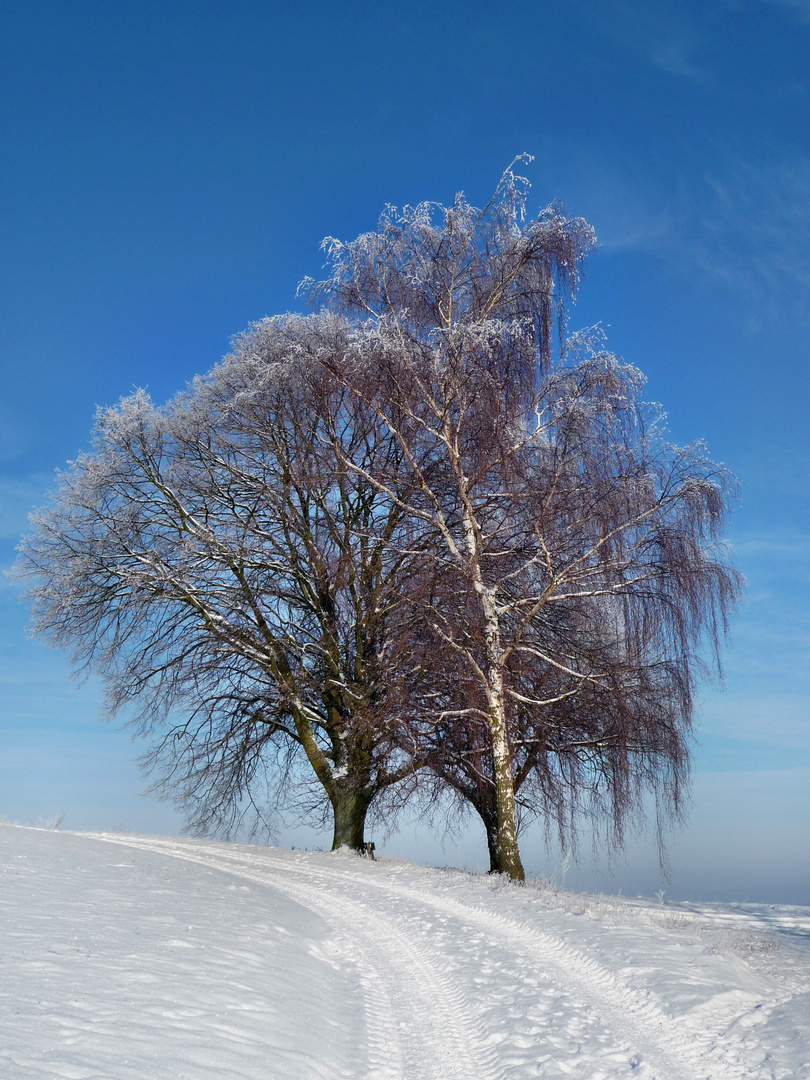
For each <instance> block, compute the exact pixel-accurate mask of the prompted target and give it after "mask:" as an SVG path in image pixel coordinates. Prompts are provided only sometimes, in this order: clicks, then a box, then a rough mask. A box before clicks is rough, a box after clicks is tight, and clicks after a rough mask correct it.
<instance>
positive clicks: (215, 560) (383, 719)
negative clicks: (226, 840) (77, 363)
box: [19, 316, 414, 849]
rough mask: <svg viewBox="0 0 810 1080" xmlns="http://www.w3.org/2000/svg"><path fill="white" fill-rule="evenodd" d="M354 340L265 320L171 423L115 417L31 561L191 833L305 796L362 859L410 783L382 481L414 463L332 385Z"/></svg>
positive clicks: (395, 563) (141, 412) (145, 410)
mask: <svg viewBox="0 0 810 1080" xmlns="http://www.w3.org/2000/svg"><path fill="white" fill-rule="evenodd" d="M350 336H351V334H350V330H349V328H348V327H347V325H346V323H345V320H342V319H340V318H335V317H333V316H320V317H316V316H313V317H310V318H302V317H295V316H288V317H285V318H278V319H269V320H265V321H264V322H262V323H259V324H257V325H256V326H254V327H252V328H251V329H250V330H249V331H248V332H247V333H245V334H244V335H242V336H241V337H239V338H238V339H236V341H235V343H234V348H233V351H232V353H231V354H230V355H229V356H228V357H226V359H225V360H224V361H223V362H222V363H221V364H219V365H218V366H217V367H216V368H215V369H214V370H213V371H212V372H211V373H210V374H209V375H208V376H206V377H203V378H198V379H196V380H195V381H194V383H193V384H192V385H191V386H190V387H189V389H188V390H187V391H186V392H184V393H182V394H180V395H178V396H177V397H176V398H175V399H174V400H173V401H171V402H169V404H168V405H166V406H164V407H156V406H155V405H154V404H153V403H152V402H151V401H150V400H149V398H148V397H147V395H146V394H145V393H143V392H138V393H135V394H133V395H132V396H130V397H128V398H125V399H124V400H123V401H121V402H120V404H119V405H117V406H116V407H114V408H109V409H105V410H102V411H100V413H99V415H98V417H97V422H96V428H95V433H94V437H93V445H92V449H91V450H90V451H89V452H88V453H86V454H83V455H82V456H81V457H79V458H78V459H77V460H76V461H75V462H73V463H72V464H71V465H70V467H69V468H68V469H67V470H66V471H65V472H64V473H62V474H61V476H60V478H59V482H58V486H57V489H56V491H55V493H54V495H53V496H52V498H51V502H50V505H48V506H47V507H46V508H44V509H43V510H41V511H39V512H38V513H37V514H36V515H34V517H33V531H32V533H31V535H30V536H29V537H28V538H27V539H26V540H25V541H24V543H23V546H22V554H21V558H20V563H19V571H20V573H21V574H22V575H25V576H28V577H30V578H31V579H32V581H31V598H32V603H33V610H34V628H35V630H36V631H37V632H38V633H39V634H41V635H43V636H45V637H46V638H48V639H50V640H51V641H52V642H53V643H55V644H56V645H57V646H60V647H62V648H64V649H67V650H68V651H69V652H70V653H71V654H72V657H73V661H74V663H75V665H76V667H77V668H78V669H85V670H90V671H94V672H97V673H98V674H99V675H100V676H101V678H102V679H103V680H104V683H105V686H106V690H107V701H108V707H109V710H110V712H111V713H113V714H115V713H119V712H120V711H121V710H123V711H124V714H125V715H126V716H128V717H129V722H130V723H132V724H134V725H136V726H137V727H138V728H139V729H140V730H141V731H142V732H143V733H151V734H152V735H153V736H154V737H155V742H154V745H153V750H152V752H151V753H150V755H149V763H150V765H151V767H152V769H153V770H154V771H155V773H156V776H157V781H156V787H157V789H158V790H159V791H161V792H163V793H164V794H165V795H167V796H168V797H171V798H173V799H175V800H176V801H177V802H178V803H179V805H180V806H181V808H182V809H183V810H184V812H185V813H186V814H187V816H188V819H189V822H190V825H191V827H192V828H193V829H194V830H195V831H197V832H207V831H211V830H219V831H220V832H224V833H226V834H227V833H228V832H229V831H231V830H232V829H233V828H234V827H235V825H236V824H237V823H238V822H239V821H240V820H242V819H243V816H244V813H245V810H246V809H250V808H251V807H253V808H256V809H262V807H263V806H264V802H263V800H266V798H267V791H268V785H269V791H270V793H271V794H272V793H273V792H274V791H277V790H278V789H279V788H282V789H284V787H285V783H286V784H287V791H288V792H289V787H290V784H289V783H288V782H289V781H290V780H291V779H293V780H297V781H300V780H301V779H302V777H303V778H304V779H306V778H307V777H309V778H310V780H312V779H315V781H316V782H315V792H316V795H315V798H314V804H315V807H316V808H318V807H322V806H323V805H324V804H325V802H326V801H327V800H328V805H330V806H331V809H332V811H333V816H334V846H335V847H338V846H341V845H346V846H349V847H351V848H355V849H361V848H362V846H363V827H364V822H365V819H366V813H367V811H368V808H369V806H370V804H371V803H372V801H373V800H375V799H377V800H378V802H379V800H380V797H381V796H383V795H384V794H385V792H386V791H387V790H388V789H390V788H391V787H392V786H393V785H396V784H397V782H398V781H400V780H401V779H402V778H403V777H405V776H407V775H408V774H409V772H410V771H411V770H412V768H413V763H412V761H411V760H410V758H409V757H408V756H407V755H404V754H403V753H402V752H401V750H399V749H398V740H397V738H396V732H395V731H394V730H393V724H392V710H391V708H390V706H389V702H390V701H391V700H393V699H394V698H397V697H398V695H399V685H400V677H399V672H400V670H401V669H402V668H403V666H404V665H403V663H402V662H401V656H400V650H401V642H403V641H407V637H408V627H407V623H408V620H409V619H410V618H412V617H413V605H410V606H409V605H406V603H405V600H404V597H405V596H406V595H407V591H408V589H409V587H410V579H411V568H410V567H411V564H412V562H413V557H414V556H413V554H410V553H409V552H410V549H409V548H408V549H407V550H405V551H399V550H398V549H397V545H396V541H397V539H398V538H400V539H401V537H402V536H403V535H404V534H403V527H404V526H407V521H406V519H405V516H404V514H403V510H402V504H403V503H404V502H407V493H406V492H405V490H404V489H403V490H402V491H399V492H398V496H397V498H393V499H392V498H390V497H389V496H388V495H387V494H385V493H384V492H382V491H381V489H380V488H379V487H378V486H375V485H374V484H372V483H371V482H369V481H368V479H366V472H367V471H368V470H371V469H372V468H373V469H378V468H383V467H384V466H385V467H391V466H392V465H393V458H395V457H396V456H397V454H398V453H399V452H400V451H399V449H398V446H397V444H396V443H395V442H394V441H393V440H391V439H390V437H389V436H388V433H387V432H386V431H385V430H384V429H383V428H381V426H380V424H379V420H378V417H377V416H376V413H375V412H374V411H373V410H371V409H369V408H368V407H367V406H366V405H364V404H363V403H362V402H361V401H360V400H359V399H358V398H356V397H353V396H351V395H349V394H348V393H347V392H346V389H345V387H343V386H342V385H341V384H340V383H339V382H337V381H336V380H335V379H334V378H333V377H332V376H331V375H330V374H329V368H330V366H331V362H332V359H333V357H334V356H335V355H344V354H345V352H346V350H347V348H348V341H349V338H350ZM392 456H393V458H392ZM389 459H391V460H389ZM347 460H350V461H351V462H352V463H353V466H354V467H353V468H352V469H348V468H347V467H346V464H345V463H346V461H347ZM385 463H387V464H385ZM405 483H406V486H407V485H408V484H409V483H410V481H409V480H407V479H406V480H405ZM308 790H310V791H311V790H312V784H310V785H309V788H308ZM317 792H320V795H318V794H317ZM324 796H325V797H326V798H324Z"/></svg>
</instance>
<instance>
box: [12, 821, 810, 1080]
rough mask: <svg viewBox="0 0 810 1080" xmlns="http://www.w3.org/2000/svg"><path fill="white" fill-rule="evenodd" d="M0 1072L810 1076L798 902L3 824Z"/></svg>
mask: <svg viewBox="0 0 810 1080" xmlns="http://www.w3.org/2000/svg"><path fill="white" fill-rule="evenodd" d="M0 865H2V874H3V877H2V894H1V896H0V911H1V912H2V926H3V931H2V938H0V1076H2V1077H4V1078H6V1077H8V1078H13V1080H18V1078H19V1080H23V1078H26V1080H28V1078H31V1080H46V1078H47V1080H55V1078H58V1080H63V1078H64V1080H102V1078H104V1080H131V1078H133V1080H134V1078H136V1077H137V1078H139V1080H141V1078H145V1077H149V1078H157V1080H164V1078H165V1080H168V1078H170V1077H171V1078H178V1077H179V1078H184V1080H209V1078H210V1080H213V1078H216V1080H237V1078H238V1080H243V1078H246V1077H262V1078H263V1080H308V1078H315V1080H320V1078H324V1080H325V1078H329V1080H332V1078H335V1080H337V1078H342V1077H351V1078H366V1077H368V1078H373V1080H433V1078H435V1080H501V1078H503V1080H506V1078H518V1077H521V1078H522V1077H544V1078H562V1077H575V1078H579V1080H602V1078H614V1077H625V1076H628V1077H634V1078H644V1080H653V1078H657V1080H703V1078H711V1080H737V1078H746V1077H750V1078H754V1077H756V1078H774V1080H788V1078H790V1080H808V1078H810V909H807V908H800V909H796V908H794V909H788V908H779V907H765V906H763V907H757V906H753V905H742V906H738V905H712V904H706V905H695V904H677V905H669V904H667V905H663V904H657V903H655V902H652V901H640V900H625V899H621V898H606V897H599V898H595V897H587V896H580V895H575V894H571V893H566V892H562V891H560V890H557V889H554V888H552V887H551V886H548V885H528V886H526V887H524V888H517V887H513V886H509V885H505V884H504V883H502V882H500V881H497V880H493V879H490V878H483V879H482V878H476V877H472V876H470V875H467V874H464V873H460V872H454V871H449V872H443V871H435V870H426V869H422V868H419V867H414V866H411V865H406V864H401V863H386V862H378V863H371V862H367V861H365V860H361V859H358V858H355V857H353V856H349V855H343V854H337V855H328V854H305V853H302V852H289V851H279V850H274V849H269V848H255V847H247V846H241V845H233V844H218V843H212V842H207V841H194V840H179V839H173V838H172V839H169V838H158V837H143V836H130V835H119V834H104V835H88V834H72V833H59V832H48V831H43V830H35V829H24V828H21V827H15V826H8V825H3V826H0Z"/></svg>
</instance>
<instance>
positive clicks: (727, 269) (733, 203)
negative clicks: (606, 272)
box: [580, 150, 810, 330]
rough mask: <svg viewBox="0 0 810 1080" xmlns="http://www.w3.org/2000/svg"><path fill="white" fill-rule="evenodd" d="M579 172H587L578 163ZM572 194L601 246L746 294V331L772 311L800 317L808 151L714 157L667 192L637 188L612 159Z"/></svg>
mask: <svg viewBox="0 0 810 1080" xmlns="http://www.w3.org/2000/svg"><path fill="white" fill-rule="evenodd" d="M582 174H583V175H586V176H587V175H589V173H588V172H586V171H585V170H584V169H583V173H582ZM590 175H598V176H599V186H598V187H596V186H594V187H593V188H592V189H589V190H584V191H583V192H582V196H581V199H580V201H581V202H582V203H583V204H584V206H585V207H586V209H585V211H584V212H585V214H586V216H589V217H590V220H592V221H593V222H594V224H595V226H596V229H597V233H598V235H599V238H600V242H601V245H602V247H603V248H604V249H605V250H607V251H610V250H621V249H622V248H624V249H633V250H639V251H648V252H650V253H653V254H655V255H656V256H657V257H659V258H661V259H663V260H664V261H666V262H668V263H669V264H670V265H671V266H672V267H673V268H674V269H675V270H676V271H678V272H688V273H689V274H691V275H694V274H695V273H698V274H700V276H701V277H703V278H705V279H707V280H711V281H713V282H715V283H716V284H718V285H722V286H724V287H726V288H729V289H732V290H733V291H735V292H736V293H738V294H739V295H740V297H741V298H745V299H746V300H750V301H753V303H751V304H750V306H749V314H748V316H747V318H748V322H749V324H750V328H751V329H752V330H756V329H760V328H761V325H762V324H763V323H764V322H765V321H767V320H769V319H771V318H772V317H773V315H774V314H775V313H777V312H780V313H786V314H789V315H790V317H791V318H794V319H795V320H799V321H801V322H802V323H806V322H807V321H808V320H809V319H810V313H809V312H808V304H807V298H808V295H810V157H798V156H797V157H794V158H787V157H784V156H783V157H782V158H781V159H778V160H773V161H766V162H761V161H754V160H744V159H742V158H740V157H733V156H731V155H725V156H723V154H722V152H721V151H719V150H718V155H717V162H716V164H714V165H713V166H711V167H710V168H707V169H706V170H705V171H704V173H703V175H702V176H699V177H698V178H697V179H690V180H689V181H687V180H683V181H681V182H680V183H679V184H676V185H673V186H672V187H671V188H670V190H669V191H668V192H667V191H664V190H662V189H661V188H656V187H652V186H648V187H644V186H643V185H642V184H640V183H639V181H638V180H637V178H636V177H635V176H634V175H632V174H631V173H630V172H629V170H628V169H627V168H626V167H624V166H623V165H622V164H621V163H620V162H616V163H614V164H613V165H612V166H610V165H606V164H604V163H602V164H601V166H600V168H599V170H598V172H591V173H590Z"/></svg>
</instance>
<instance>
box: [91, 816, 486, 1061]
mask: <svg viewBox="0 0 810 1080" xmlns="http://www.w3.org/2000/svg"><path fill="white" fill-rule="evenodd" d="M82 835H86V836H88V837H89V836H92V837H93V838H94V839H103V840H107V841H108V842H111V843H117V844H121V845H122V846H126V847H132V848H137V849H139V850H142V851H143V850H145V851H151V852H154V853H155V854H161V855H169V856H170V857H173V858H179V859H183V860H185V861H187V862H193V863H197V864H198V865H203V866H207V867H210V868H212V869H216V870H219V871H221V872H224V873H230V874H234V875H236V876H239V877H241V878H243V879H247V880H250V881H254V882H256V883H258V884H261V885H263V886H266V887H270V888H273V889H277V890H278V891H280V892H283V893H284V894H286V895H287V896H289V897H290V898H291V899H293V900H295V901H296V902H298V903H300V904H302V906H304V907H307V908H309V909H310V910H312V911H315V912H316V913H317V914H319V915H321V916H322V917H323V918H324V919H325V920H326V921H327V922H328V923H329V924H330V925H332V926H334V927H335V928H336V930H337V932H338V934H337V936H338V940H339V949H340V951H341V952H342V953H343V954H344V955H345V956H346V958H347V960H349V961H350V962H351V963H353V964H354V965H355V966H356V967H357V969H358V972H359V974H360V981H361V985H362V986H363V990H364V996H365V1004H366V1015H367V1030H368V1054H369V1073H368V1075H369V1080H412V1078H413V1080H416V1078H417V1077H418V1078H419V1080H434V1078H435V1080H497V1077H498V1076H499V1073H498V1071H497V1069H496V1064H495V1060H494V1050H493V1048H491V1047H486V1046H484V1045H483V1043H482V1042H481V1039H480V1036H479V1034H478V1031H477V1030H476V1029H475V1028H474V1027H473V1026H472V1024H471V1023H470V1020H469V1013H470V1006H469V1004H468V1003H467V1002H466V1001H465V1000H464V997H463V995H462V994H461V993H460V991H459V989H458V987H457V986H456V985H455V984H454V983H453V982H452V980H451V979H450V978H449V977H448V976H447V975H446V973H444V972H443V971H442V970H441V969H440V967H439V966H438V965H437V962H436V958H435V957H434V956H433V955H431V953H430V952H429V951H428V950H427V949H425V948H424V946H423V945H421V944H420V943H419V942H417V941H416V940H415V939H414V937H413V936H412V935H408V934H407V933H405V932H404V931H403V929H402V928H401V925H400V924H399V923H398V922H396V921H394V920H393V919H392V918H391V917H390V916H388V917H386V916H383V915H381V914H380V913H378V912H375V911H373V910H371V909H370V907H369V905H368V904H367V903H364V902H363V900H362V899H350V898H347V897H345V896H339V895H337V894H336V893H335V891H334V889H331V890H329V892H328V895H326V894H325V893H324V890H323V889H318V888H316V887H315V886H314V885H313V881H322V882H323V883H324V884H325V885H326V886H329V885H330V884H332V878H331V875H330V873H329V872H328V871H327V872H324V871H318V870H313V873H312V874H310V873H309V872H308V869H307V868H300V867H297V866H290V865H289V863H285V862H284V860H283V859H274V860H268V859H265V858H264V857H263V856H264V852H262V857H260V858H255V857H250V856H246V855H238V854H236V853H231V852H226V851H223V849H222V847H220V846H216V847H214V846H207V845H205V844H199V843H198V844H194V845H193V846H191V845H187V844H178V843H176V842H172V841H171V840H167V841H164V840H156V839H148V840H147V839H141V838H134V837H132V838H130V837H126V838H125V837H118V836H116V837H112V836H109V835H99V834H91V833H85V834H82ZM340 881H341V882H342V883H343V884H349V885H352V884H353V885H354V887H355V890H356V886H357V884H358V882H357V881H356V880H355V881H354V882H352V880H351V877H350V876H348V880H347V875H340ZM347 932H348V934H347ZM356 946H357V947H359V950H360V954H361V955H360V957H358V955H357V949H356V948H355V947H356ZM381 999H382V1000H381ZM403 1018H405V1019H403Z"/></svg>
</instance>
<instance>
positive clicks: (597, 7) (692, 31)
mask: <svg viewBox="0 0 810 1080" xmlns="http://www.w3.org/2000/svg"><path fill="white" fill-rule="evenodd" d="M586 11H587V18H588V19H589V21H590V23H591V25H593V26H594V27H595V28H596V29H597V30H598V31H599V32H600V33H602V34H603V35H604V36H605V37H608V38H610V39H611V40H612V41H614V42H616V43H617V44H619V45H622V46H623V47H624V48H625V49H627V50H629V51H630V52H633V53H635V54H636V55H638V56H640V57H642V58H643V59H645V60H646V61H647V62H648V63H649V64H651V65H652V66H653V67H657V68H659V69H660V70H661V71H665V72H667V73H668V74H670V75H674V76H676V77H677V78H681V79H687V80H689V81H690V82H697V83H702V84H705V83H709V82H711V81H712V72H711V70H710V68H709V67H708V65H707V64H706V63H705V62H704V61H703V59H702V57H701V53H702V51H703V48H704V38H703V35H702V33H701V32H700V30H699V29H698V27H697V26H696V25H695V23H694V21H693V20H692V19H691V18H690V17H689V15H688V13H687V12H686V11H683V10H681V11H678V10H676V7H675V6H674V5H672V4H668V5H666V6H664V5H659V4H657V3H654V2H649V0H645V2H640V0H621V2H619V3H613V4H611V5H610V6H609V8H608V7H607V6H606V5H604V4H597V3H593V4H591V5H588V7H587V8H586Z"/></svg>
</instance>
